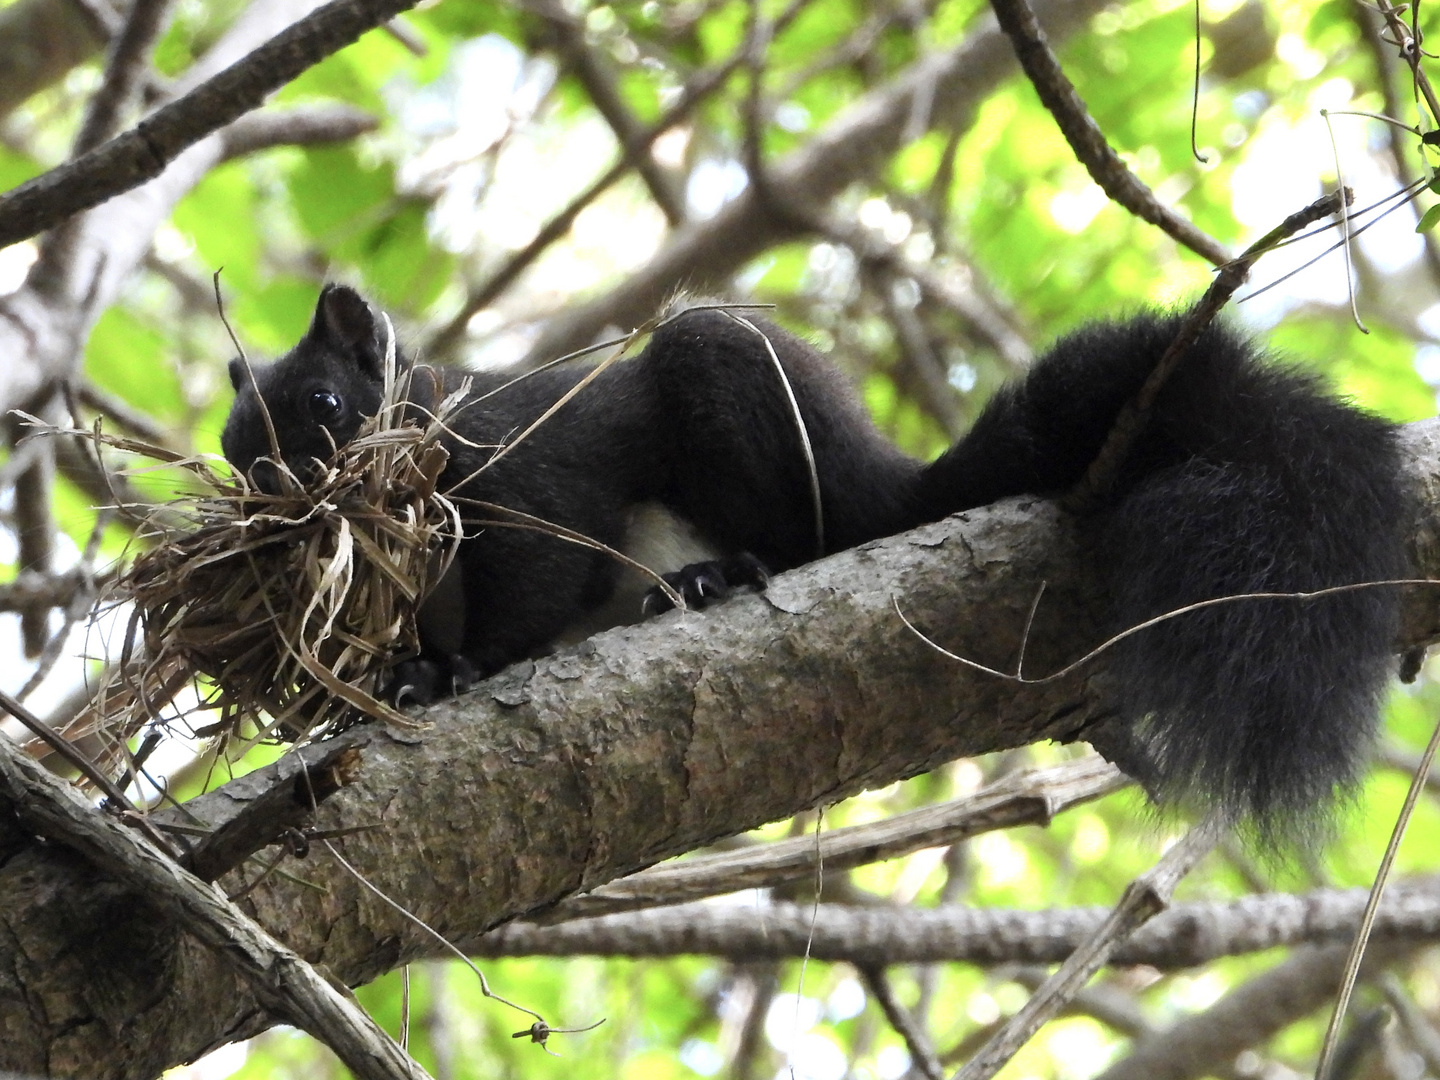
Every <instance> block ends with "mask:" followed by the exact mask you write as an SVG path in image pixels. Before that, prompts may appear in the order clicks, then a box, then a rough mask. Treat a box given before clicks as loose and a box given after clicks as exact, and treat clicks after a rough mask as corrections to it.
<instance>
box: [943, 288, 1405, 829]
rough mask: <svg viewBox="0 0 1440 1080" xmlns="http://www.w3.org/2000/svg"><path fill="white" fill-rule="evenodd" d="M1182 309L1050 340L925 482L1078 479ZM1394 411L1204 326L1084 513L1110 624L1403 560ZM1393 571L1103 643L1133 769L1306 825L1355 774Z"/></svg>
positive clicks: (1385, 567)
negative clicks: (1358, 399) (1384, 416)
mask: <svg viewBox="0 0 1440 1080" xmlns="http://www.w3.org/2000/svg"><path fill="white" fill-rule="evenodd" d="M1177 328H1178V319H1177V318H1176V317H1173V316H1172V317H1164V316H1146V317H1142V318H1139V319H1136V320H1134V321H1131V322H1127V323H1121V324H1103V325H1096V326H1091V327H1087V328H1086V329H1084V330H1082V331H1080V332H1079V333H1077V334H1074V335H1072V336H1070V337H1068V338H1065V339H1063V340H1062V341H1060V342H1059V343H1058V344H1056V345H1055V347H1054V348H1053V349H1052V350H1051V352H1050V353H1049V354H1048V355H1046V356H1045V357H1043V358H1042V359H1041V360H1039V361H1038V362H1037V363H1036V365H1035V367H1034V368H1033V370H1032V371H1031V372H1030V374H1029V375H1028V376H1027V378H1026V379H1025V380H1024V381H1023V382H1021V383H1018V384H1016V385H1013V386H1011V387H1008V388H1006V389H1005V390H1004V391H1002V392H1001V393H1000V394H999V395H997V397H996V399H995V400H994V401H993V402H992V403H991V405H990V406H989V407H988V408H987V410H986V411H985V413H984V414H983V415H982V416H981V418H980V420H979V421H978V422H977V424H976V425H975V428H974V430H973V431H972V432H971V434H970V435H969V436H967V437H966V438H965V439H964V440H962V442H961V443H959V444H958V445H956V446H955V447H954V448H953V449H952V450H950V451H949V452H948V453H947V454H945V455H944V456H943V457H941V458H940V459H939V460H937V461H936V462H935V463H934V464H933V465H932V466H930V468H929V469H928V470H927V472H926V474H925V476H924V478H923V480H922V491H923V495H924V498H925V499H926V501H927V504H928V505H929V506H930V507H931V508H932V509H935V510H939V509H941V507H942V505H943V507H944V508H945V510H946V512H948V511H953V510H957V509H963V508H966V507H969V506H974V505H980V504H982V503H985V502H989V501H991V500H993V499H995V498H998V497H1000V496H1002V495H1008V494H1018V493H1021V492H1057V491H1062V490H1064V489H1065V488H1067V487H1069V486H1070V485H1071V484H1073V483H1074V482H1075V481H1076V480H1077V479H1078V478H1079V476H1080V475H1081V473H1082V472H1083V471H1084V469H1085V468H1086V466H1087V465H1088V464H1089V462H1090V461H1091V459H1092V458H1093V457H1094V455H1095V453H1096V451H1097V450H1098V449H1099V447H1100V444H1101V442H1102V441H1103V440H1104V438H1105V436H1106V434H1107V432H1108V431H1109V428H1110V426H1111V423H1112V422H1113V420H1114V417H1115V414H1116V412H1117V410H1118V409H1119V408H1120V406H1121V405H1122V404H1123V403H1124V401H1126V400H1127V399H1128V398H1129V397H1130V396H1131V395H1132V394H1133V393H1134V391H1135V389H1136V388H1137V387H1138V386H1139V385H1140V383H1141V381H1143V379H1144V378H1145V376H1146V375H1147V374H1148V373H1149V371H1150V370H1151V369H1152V368H1153V367H1154V364H1155V362H1156V361H1157V360H1158V359H1159V357H1160V355H1161V353H1162V352H1163V351H1164V350H1165V348H1166V347H1167V345H1168V344H1169V343H1170V341H1172V340H1173V339H1174V337H1175V333H1176V331H1177ZM1408 512H1409V494H1408V491H1407V488H1406V486H1405V484H1404V481H1403V478H1402V474H1401V469H1400V459H1399V453H1398V448H1397V444H1396V437H1395V428H1394V427H1393V426H1392V425H1390V424H1388V423H1386V422H1385V421H1383V420H1381V419H1380V418H1378V417H1375V416H1373V415H1370V414H1368V413H1365V412H1361V411H1359V410H1358V409H1355V408H1353V407H1351V406H1349V405H1347V404H1345V403H1343V402H1340V401H1337V400H1336V399H1335V398H1334V397H1332V396H1330V395H1329V394H1327V393H1326V392H1325V391H1324V390H1323V389H1322V388H1321V387H1320V386H1319V384H1318V383H1317V381H1316V380H1315V379H1314V378H1313V377H1312V376H1309V375H1306V374H1304V373H1301V372H1299V371H1296V370H1293V369H1290V368H1286V367H1284V366H1279V365H1276V364H1274V363H1272V362H1266V361H1265V360H1264V358H1263V357H1261V356H1260V355H1259V354H1258V352H1257V350H1256V349H1255V348H1254V346H1253V345H1251V344H1250V343H1249V342H1248V341H1246V340H1245V339H1244V338H1243V337H1241V336H1239V335H1238V334H1236V333H1234V332H1232V331H1229V330H1227V329H1225V328H1223V327H1211V328H1210V329H1208V330H1207V331H1206V332H1205V333H1204V335H1203V336H1202V337H1201V338H1200V340H1199V341H1198V342H1197V343H1196V345H1195V346H1194V347H1193V348H1192V351H1191V354H1190V356H1188V357H1187V358H1186V360H1185V361H1184V363H1183V365H1182V367H1181V368H1180V369H1179V371H1178V372H1177V373H1176V375H1175V376H1174V377H1173V378H1172V379H1171V380H1170V382H1169V383H1168V384H1167V386H1166V388H1165V389H1164V390H1163V391H1162V393H1161V396H1160V398H1159V400H1158V402H1157V405H1156V408H1155V410H1154V412H1153V413H1152V415H1151V417H1150V421H1149V424H1148V426H1147V429H1146V432H1145V434H1144V435H1143V436H1142V438H1141V439H1140V441H1139V442H1138V443H1137V445H1136V446H1135V447H1134V449H1133V451H1132V453H1131V455H1130V457H1129V459H1128V460H1127V461H1126V463H1125V466H1124V468H1123V470H1122V475H1121V478H1120V482H1119V484H1118V485H1117V487H1116V490H1115V492H1114V494H1113V495H1112V496H1111V497H1110V498H1109V499H1108V500H1107V502H1106V504H1105V505H1104V506H1103V507H1102V508H1101V509H1100V510H1099V511H1097V512H1096V513H1094V514H1093V515H1091V516H1089V517H1087V519H1086V521H1085V522H1084V526H1083V527H1084V530H1085V533H1086V535H1087V540H1088V543H1089V545H1090V546H1091V548H1092V550H1093V557H1094V558H1095V559H1096V560H1097V565H1098V566H1099V567H1100V568H1101V570H1102V573H1103V575H1104V577H1105V579H1106V582H1107V584H1108V586H1109V589H1110V592H1111V595H1112V596H1113V598H1114V609H1113V628H1114V629H1115V630H1117V631H1118V630H1120V629H1124V628H1126V627H1130V626H1134V625H1137V624H1139V623H1141V622H1144V621H1145V620H1147V619H1150V618H1153V617H1155V616H1157V615H1162V614H1164V613H1166V612H1169V611H1174V610H1176V609H1178V608H1181V607H1184V606H1185V605H1188V604H1193V603H1195V602H1197V601H1201V600H1208V599H1212V598H1215V597H1223V596H1235V595H1238V594H1242V593H1255V592H1283V593H1290V592H1311V591H1315V590H1318V589H1326V588H1330V587H1333V586H1340V585H1349V584H1353V583H1356V582H1368V581H1383V580H1389V579H1394V578H1399V577H1404V576H1406V573H1407V558H1406V555H1405V547H1404V532H1405V523H1406V521H1407V517H1408ZM1398 594H1399V590H1398V589H1396V588H1394V587H1376V588H1366V589H1359V590H1354V591H1348V592H1342V593H1339V594H1335V595H1329V596H1326V597H1323V598H1317V599H1313V600H1305V601H1297V600H1264V599H1253V600H1237V601H1234V602H1229V603H1225V604H1220V605H1217V606H1212V607H1209V608H1206V609H1203V610H1201V611H1197V612H1192V613H1187V614H1184V615H1180V616H1177V617H1176V618H1173V619H1170V620H1168V621H1165V622H1163V623H1161V624H1160V625H1158V626H1156V627H1153V628H1150V629H1147V630H1145V631H1142V632H1141V633H1139V634H1136V635H1134V636H1132V637H1130V638H1127V639H1126V640H1124V641H1123V642H1121V643H1120V644H1119V645H1117V646H1116V647H1115V650H1114V652H1113V653H1112V654H1111V669H1112V671H1113V672H1115V674H1116V675H1117V683H1116V685H1117V687H1118V691H1117V693H1118V700H1117V702H1116V705H1117V708H1118V709H1119V710H1120V712H1121V714H1122V716H1123V717H1124V718H1125V719H1126V720H1127V721H1128V723H1129V728H1130V731H1131V733H1132V735H1133V738H1134V740H1135V744H1136V746H1137V748H1138V750H1139V754H1138V758H1139V760H1138V762H1126V763H1125V764H1126V765H1127V767H1130V768H1132V769H1135V768H1137V767H1138V769H1139V771H1140V772H1141V773H1142V775H1141V776H1140V777H1139V779H1141V780H1142V781H1144V782H1145V783H1146V784H1147V785H1148V786H1150V788H1151V789H1152V790H1153V791H1154V792H1156V793H1157V794H1158V795H1159V796H1160V797H1161V798H1162V799H1163V800H1167V801H1177V800H1178V801H1182V802H1188V803H1192V804H1193V803H1200V804H1203V805H1207V806H1218V807H1220V808H1222V809H1223V810H1224V811H1225V812H1227V813H1228V814H1229V815H1230V816H1231V817H1232V818H1236V819H1240V818H1243V819H1246V820H1248V821H1249V822H1251V823H1252V824H1253V825H1255V826H1256V827H1258V828H1259V829H1260V831H1261V832H1262V833H1263V834H1270V835H1275V834H1287V835H1294V834H1295V833H1296V832H1297V831H1303V830H1304V829H1305V828H1306V827H1307V826H1309V825H1311V824H1314V823H1316V822H1317V821H1318V820H1319V819H1320V817H1321V815H1322V814H1323V811H1324V809H1325V808H1326V807H1327V806H1329V805H1330V803H1331V802H1332V801H1333V799H1334V797H1335V796H1336V794H1337V793H1339V792H1342V791H1343V790H1344V789H1346V788H1347V787H1349V786H1351V785H1353V784H1354V783H1355V781H1356V780H1358V778H1359V777H1360V775H1361V772H1362V769H1363V767H1364V765H1365V761H1366V758H1367V756H1368V752H1369V749H1370V746H1371V743H1372V740H1373V736H1374V732H1375V729H1376V726H1377V717H1378V713H1379V706H1380V702H1381V698H1382V695H1383V693H1384V689H1385V686H1386V683H1387V680H1388V678H1389V675H1390V671H1391V667H1392V662H1393V645H1394V641H1395V635H1396V629H1397V621H1398V614H1397V613H1398V606H1399V595H1398Z"/></svg>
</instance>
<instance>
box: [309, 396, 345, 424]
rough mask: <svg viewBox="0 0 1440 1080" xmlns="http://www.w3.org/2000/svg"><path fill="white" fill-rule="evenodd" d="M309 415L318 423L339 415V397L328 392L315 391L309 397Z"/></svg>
mask: <svg viewBox="0 0 1440 1080" xmlns="http://www.w3.org/2000/svg"><path fill="white" fill-rule="evenodd" d="M310 414H311V415H312V416H313V417H315V419H316V420H318V421H320V423H322V424H323V423H325V422H326V421H328V420H333V419H335V417H337V416H339V415H340V397H339V395H337V394H336V393H334V392H333V391H330V390H316V391H315V392H314V393H313V394H311V395H310Z"/></svg>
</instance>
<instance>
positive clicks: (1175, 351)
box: [997, 0, 1351, 512]
mask: <svg viewBox="0 0 1440 1080" xmlns="http://www.w3.org/2000/svg"><path fill="white" fill-rule="evenodd" d="M997 2H1007V0H997ZM1350 197H1351V196H1350V192H1349V191H1348V190H1346V191H1344V192H1340V191H1333V192H1331V193H1330V194H1329V195H1326V196H1323V197H1322V198H1319V199H1317V200H1315V202H1313V203H1311V204H1310V205H1309V206H1307V207H1305V209H1303V210H1300V211H1298V212H1297V213H1294V214H1291V215H1290V216H1289V217H1287V218H1286V219H1285V220H1284V221H1282V222H1281V223H1280V224H1279V225H1277V226H1276V227H1275V228H1274V229H1272V230H1270V232H1268V233H1266V234H1265V235H1264V236H1262V237H1261V238H1260V239H1259V240H1257V241H1256V242H1255V243H1253V244H1251V245H1250V247H1248V248H1246V249H1245V252H1244V254H1242V255H1241V256H1240V257H1239V258H1236V259H1233V260H1231V261H1229V262H1227V263H1226V264H1225V265H1224V266H1222V267H1221V268H1220V272H1219V273H1218V274H1216V275H1215V280H1214V281H1213V282H1211V283H1210V287H1209V288H1208V289H1206V290H1205V295H1204V296H1202V297H1201V298H1200V300H1199V301H1198V302H1197V303H1196V304H1195V306H1194V307H1193V308H1191V310H1190V312H1189V313H1188V314H1187V315H1186V316H1185V320H1184V321H1183V322H1182V323H1181V324H1180V329H1179V331H1178V332H1177V333H1176V335H1175V340H1173V341H1172V342H1171V343H1170V345H1169V346H1168V347H1167V348H1166V350H1165V352H1164V353H1162V354H1161V356H1160V359H1159V360H1158V361H1156V363H1155V369H1154V370H1153V371H1151V372H1150V374H1149V376H1148V377H1147V378H1146V379H1145V382H1144V384H1143V385H1142V386H1141V387H1140V389H1139V390H1138V391H1137V392H1136V394H1135V396H1134V397H1133V398H1132V399H1131V400H1129V401H1127V402H1126V403H1125V405H1124V406H1123V407H1122V408H1121V410H1120V413H1119V415H1118V416H1117V417H1116V418H1115V423H1114V424H1113V425H1112V426H1111V428H1110V434H1109V435H1108V436H1107V437H1106V439H1105V443H1104V445H1103V446H1101V447H1100V452H1099V453H1098V454H1096V455H1095V459H1094V460H1093V461H1091V462H1090V467H1089V468H1088V469H1086V470H1085V475H1084V477H1082V478H1081V480H1080V482H1079V483H1078V484H1076V485H1075V487H1074V488H1073V489H1071V491H1070V492H1068V493H1067V494H1066V496H1065V500H1064V501H1065V505H1066V507H1067V508H1068V509H1070V510H1071V511H1073V512H1084V511H1085V510H1086V509H1088V508H1090V507H1093V506H1094V505H1095V503H1096V502H1098V501H1099V500H1100V499H1101V498H1103V497H1104V495H1105V494H1106V493H1107V492H1108V491H1109V489H1110V486H1111V485H1112V484H1113V483H1114V482H1115V479H1116V477H1117V476H1118V475H1119V472H1120V468H1121V466H1122V465H1123V464H1124V462H1125V458H1126V457H1127V456H1128V455H1129V453H1130V448H1131V447H1132V446H1134V444H1135V441H1136V440H1137V439H1139V438H1140V435H1141V434H1142V433H1143V432H1144V430H1145V426H1146V424H1147V423H1148V422H1149V419H1150V411H1151V409H1152V408H1154V405H1155V399H1156V398H1157V397H1158V396H1159V394H1160V390H1161V389H1162V388H1163V387H1164V385H1165V383H1166V382H1167V381H1168V380H1169V378H1170V376H1171V375H1172V374H1174V372H1175V369H1176V368H1178V367H1179V366H1180V363H1181V361H1182V360H1184V359H1185V356H1186V354H1187V353H1188V352H1189V350H1190V346H1191V345H1193V344H1195V342H1196V341H1197V340H1198V339H1199V337H1200V334H1201V333H1202V332H1203V331H1204V330H1205V327H1207V326H1209V325H1210V323H1211V321H1212V320H1213V319H1214V318H1215V316H1216V315H1217V314H1218V313H1219V311H1220V309H1221V308H1222V307H1224V306H1225V305H1226V304H1227V303H1228V302H1229V300H1230V297H1232V296H1233V295H1235V291H1236V290H1237V289H1238V288H1240V286H1241V285H1243V284H1244V283H1245V280H1246V278H1247V277H1249V275H1250V267H1252V266H1253V265H1254V264H1255V261H1256V260H1257V259H1259V258H1260V256H1261V255H1263V254H1265V252H1267V251H1269V250H1270V249H1271V247H1273V246H1274V245H1275V244H1276V243H1277V242H1278V241H1280V240H1283V239H1285V238H1286V237H1289V236H1293V235H1295V233H1297V232H1299V231H1300V230H1301V229H1304V228H1305V227H1306V226H1308V225H1311V224H1313V223H1314V222H1316V221H1319V220H1320V219H1321V218H1323V217H1329V216H1330V215H1331V214H1333V213H1335V212H1336V211H1337V209H1339V208H1340V207H1341V206H1342V205H1345V204H1348V203H1349V201H1350Z"/></svg>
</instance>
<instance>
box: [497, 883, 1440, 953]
mask: <svg viewBox="0 0 1440 1080" xmlns="http://www.w3.org/2000/svg"><path fill="white" fill-rule="evenodd" d="M1365 898H1366V890H1364V889H1317V890H1315V891H1313V892H1310V893H1303V894H1300V895H1293V894H1289V893H1267V894H1263V895H1259V896H1247V897H1243V898H1241V899H1239V900H1230V901H1225V902H1203V903H1186V904H1176V905H1174V906H1173V907H1171V908H1170V909H1169V910H1168V911H1166V912H1164V913H1162V914H1160V915H1157V916H1156V917H1155V918H1154V919H1152V920H1151V921H1150V922H1149V923H1148V924H1147V925H1146V926H1144V927H1142V928H1141V929H1140V930H1139V931H1138V932H1136V933H1135V935H1134V936H1133V937H1131V938H1130V940H1129V941H1128V942H1126V943H1124V944H1122V945H1120V946H1119V947H1118V948H1117V949H1116V950H1115V953H1114V955H1113V956H1112V957H1111V961H1110V962H1111V963H1113V964H1116V965H1134V964H1148V965H1150V966H1151V967H1155V968H1159V969H1161V970H1163V971H1175V970H1179V969H1182V968H1190V967H1195V966H1197V965H1199V964H1206V963H1209V962H1210V961H1212V960H1215V959H1217V958H1218V957H1222V956H1240V955H1244V954H1247V953H1254V952H1261V951H1263V950H1266V949H1274V948H1281V947H1286V946H1294V945H1303V944H1317V945H1325V946H1329V945H1331V944H1339V945H1343V944H1346V943H1348V942H1349V940H1350V938H1351V937H1352V936H1353V935H1354V932H1355V925H1356V923H1357V922H1358V921H1359V919H1360V915H1361V912H1362V911H1363V909H1364V906H1365ZM1110 914H1111V912H1110V910H1109V909H1107V908H1099V907H1086V908H1056V909H1051V910H1048V911H1020V910H1002V909H997V908H971V907H965V906H962V905H958V904H957V905H950V906H947V907H943V908H914V907H911V908H901V907H894V906H890V905H874V906H870V907H857V906H850V905H841V904H823V905H821V907H820V910H819V912H818V913H817V914H816V915H815V924H814V934H813V937H812V936H811V933H810V929H811V926H810V922H811V905H809V904H799V903H783V902H772V903H770V904H766V905H764V906H761V907H758V908H757V907H755V906H754V905H752V904H748V903H747V904H743V905H741V904H717V903H709V902H700V903H694V904H683V905H678V906H675V907H666V908H652V909H648V910H643V911H631V912H626V913H624V914H620V915H602V916H598V917H596V918H590V919H576V920H572V921H570V922H565V923H561V924H560V925H558V926H550V925H545V924H542V923H539V922H535V921H530V920H520V921H516V922H512V923H509V924H507V925H505V926H503V927H501V928H500V929H498V930H494V931H491V932H490V933H489V934H487V935H485V936H484V937H482V938H480V939H479V940H478V941H477V942H476V943H475V944H474V945H473V947H472V952H473V954H474V955H477V956H627V957H654V956H678V955H684V954H687V953H688V954H699V955H708V956H722V957H726V958H728V959H730V960H734V961H737V962H755V961H761V960H778V959H789V958H793V957H798V956H800V955H802V954H803V952H804V950H805V944H806V941H807V940H810V942H811V949H810V955H811V957H812V958H813V959H816V960H828V961H846V962H849V963H852V964H855V965H856V966H865V965H871V966H874V965H880V966H886V965H894V964H929V963H940V962H944V961H963V962H966V963H972V964H981V965H987V966H995V965H999V964H1013V963H1022V964H1058V963H1060V962H1061V961H1063V960H1065V959H1066V957H1068V956H1070V955H1071V954H1072V953H1074V952H1075V950H1076V949H1077V948H1079V947H1080V946H1081V945H1082V944H1083V943H1084V942H1085V941H1086V940H1087V939H1088V938H1089V937H1091V936H1092V935H1094V934H1095V933H1096V931H1097V930H1098V929H1099V928H1100V927H1101V926H1102V925H1103V924H1104V923H1105V921H1106V919H1107V918H1108V917H1109V916H1110ZM1374 940H1375V942H1376V945H1375V946H1374V947H1375V948H1379V947H1380V945H1381V943H1383V944H1384V945H1386V946H1387V947H1388V945H1389V944H1392V943H1396V942H1400V943H1405V944H1406V946H1407V947H1408V948H1410V949H1411V950H1414V949H1415V948H1417V947H1419V946H1420V945H1421V944H1423V943H1426V942H1433V941H1437V940H1440V879H1437V878H1433V877H1432V878H1422V879H1417V880H1414V881H1409V882H1404V883H1402V884H1400V885H1397V886H1396V887H1394V888H1393V889H1391V890H1390V891H1389V892H1388V893H1387V895H1386V898H1385V902H1384V903H1383V904H1382V905H1381V907H1380V912H1379V916H1378V918H1377V919H1376V923H1375V934H1374Z"/></svg>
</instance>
